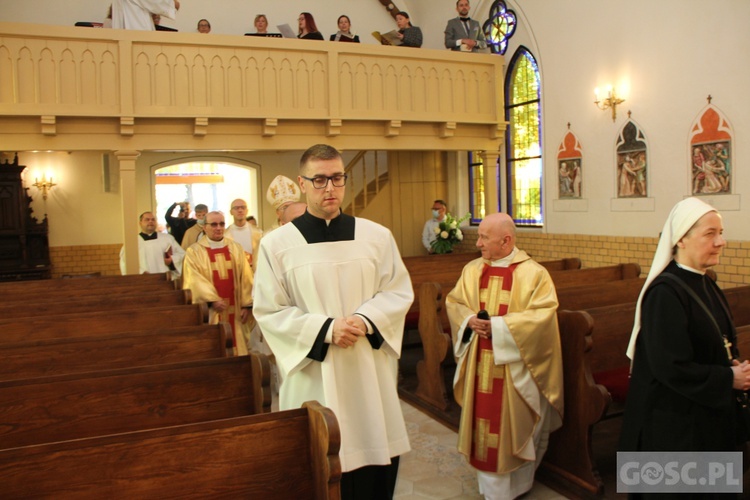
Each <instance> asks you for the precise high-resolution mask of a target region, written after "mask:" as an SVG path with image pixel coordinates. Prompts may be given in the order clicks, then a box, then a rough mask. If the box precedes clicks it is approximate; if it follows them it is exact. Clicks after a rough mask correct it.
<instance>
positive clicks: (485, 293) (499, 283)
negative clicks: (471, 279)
mask: <svg viewBox="0 0 750 500" xmlns="http://www.w3.org/2000/svg"><path fill="white" fill-rule="evenodd" d="M479 301H480V302H482V303H484V304H486V305H487V307H486V309H487V310H488V311H490V315H491V316H492V315H495V314H497V308H498V307H499V306H501V305H507V304H508V303H509V302H510V290H503V278H502V277H501V276H492V277H490V279H489V282H488V283H487V288H482V289H480V290H479ZM493 311H494V312H493Z"/></svg>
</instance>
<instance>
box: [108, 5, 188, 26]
mask: <svg viewBox="0 0 750 500" xmlns="http://www.w3.org/2000/svg"><path fill="white" fill-rule="evenodd" d="M179 8H180V2H179V1H178V0H112V27H113V28H119V29H126V30H146V31H154V30H155V29H156V28H154V20H153V19H152V18H151V14H157V15H160V16H164V17H168V18H169V19H174V18H175V17H176V16H177V10H178V9H179Z"/></svg>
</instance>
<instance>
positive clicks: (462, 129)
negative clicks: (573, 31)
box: [0, 23, 505, 151]
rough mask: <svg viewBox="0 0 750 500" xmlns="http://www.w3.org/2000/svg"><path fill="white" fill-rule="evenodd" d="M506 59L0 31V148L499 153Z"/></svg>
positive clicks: (77, 31) (282, 42)
mask: <svg viewBox="0 0 750 500" xmlns="http://www.w3.org/2000/svg"><path fill="white" fill-rule="evenodd" d="M503 64H504V59H503V58H502V57H500V56H496V55H489V54H465V53H456V52H451V51H437V50H429V49H411V48H402V47H390V46H379V45H369V44H352V43H335V42H315V41H309V40H296V39H278V38H257V37H243V36H232V35H201V34H193V33H164V32H143V31H125V30H111V29H92V28H75V27H66V26H47V25H33V24H15V23H0V150H6V151H18V150H35V149H50V150H110V151H115V150H136V151H138V150H300V149H305V148H306V147H308V146H309V145H310V144H313V143H315V142H327V143H330V144H332V145H334V146H336V147H338V148H340V149H350V150H351V149H368V150H372V149H382V150H443V151H451V150H453V151H466V150H485V151H497V149H498V146H499V145H500V143H501V141H502V140H503V135H504V130H505V121H504V116H503V76H502V70H503Z"/></svg>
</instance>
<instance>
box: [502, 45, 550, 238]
mask: <svg viewBox="0 0 750 500" xmlns="http://www.w3.org/2000/svg"><path fill="white" fill-rule="evenodd" d="M505 96H506V105H505V117H506V120H508V122H509V128H508V136H507V139H506V140H507V143H506V148H507V154H506V157H507V160H506V161H507V172H508V185H507V188H508V212H509V214H510V216H511V217H513V220H514V221H515V222H516V225H517V226H541V225H543V223H544V217H543V211H542V136H541V107H540V101H541V90H540V80H539V67H538V66H537V64H536V60H535V59H534V56H533V55H532V54H531V52H529V50H528V49H527V48H525V47H523V46H521V47H519V48H518V50H517V51H516V53H515V54H514V55H513V58H512V59H511V62H510V65H509V70H508V73H507V76H506V80H505Z"/></svg>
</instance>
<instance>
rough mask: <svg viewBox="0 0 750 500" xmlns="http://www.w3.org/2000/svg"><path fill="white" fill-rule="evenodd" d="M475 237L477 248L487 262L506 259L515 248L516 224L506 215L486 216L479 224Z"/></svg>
mask: <svg viewBox="0 0 750 500" xmlns="http://www.w3.org/2000/svg"><path fill="white" fill-rule="evenodd" d="M477 235H478V238H477V248H479V250H480V251H481V252H482V257H483V258H485V259H488V260H497V259H502V258H503V257H507V256H508V255H510V253H511V252H512V251H513V249H514V248H515V247H516V224H515V223H514V222H513V219H512V218H511V217H510V216H509V215H508V214H504V213H496V214H490V215H488V216H486V217H485V218H484V220H483V221H482V222H481V223H480V224H479V230H478V231H477Z"/></svg>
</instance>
